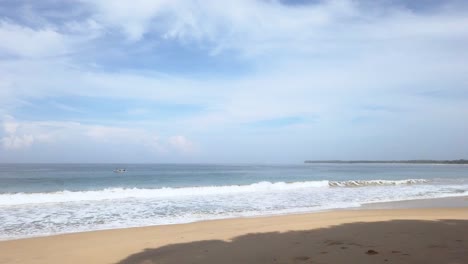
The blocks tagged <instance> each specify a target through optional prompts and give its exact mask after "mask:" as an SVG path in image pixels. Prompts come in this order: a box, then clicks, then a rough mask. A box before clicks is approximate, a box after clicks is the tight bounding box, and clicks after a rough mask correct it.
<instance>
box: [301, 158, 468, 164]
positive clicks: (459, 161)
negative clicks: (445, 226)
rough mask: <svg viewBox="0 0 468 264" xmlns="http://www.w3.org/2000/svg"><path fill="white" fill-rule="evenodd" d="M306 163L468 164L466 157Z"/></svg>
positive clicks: (311, 161)
mask: <svg viewBox="0 0 468 264" xmlns="http://www.w3.org/2000/svg"><path fill="white" fill-rule="evenodd" d="M304 163H337V164H355V163H401V164H468V160H466V159H458V160H306V161H304Z"/></svg>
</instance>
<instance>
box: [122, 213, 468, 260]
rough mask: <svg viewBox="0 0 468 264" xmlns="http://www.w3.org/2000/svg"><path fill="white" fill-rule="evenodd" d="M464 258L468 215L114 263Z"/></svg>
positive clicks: (277, 236) (237, 241)
mask: <svg viewBox="0 0 468 264" xmlns="http://www.w3.org/2000/svg"><path fill="white" fill-rule="evenodd" d="M153 263H158V264H183V263H193V264H197V263H208V264H209V263H219V264H234V263H245V264H250V263H255V264H262V263H270V264H271V263H428V264H431V263H434V264H435V263H437V264H441V263H451V264H462V263H465V264H466V263H468V220H439V221H422V220H393V221H384V222H371V223H364V222H357V223H348V224H342V225H337V226H331V227H327V228H320V229H311V230H303V231H290V232H284V233H279V232H270V233H252V234H247V235H242V236H239V237H235V238H233V239H232V240H231V241H222V240H207V241H195V242H190V243H182V244H173V245H167V246H163V247H160V248H154V249H152V248H149V249H145V250H144V251H142V252H139V253H135V254H132V255H130V256H128V257H127V258H125V259H123V260H121V261H119V262H118V263H117V264H153Z"/></svg>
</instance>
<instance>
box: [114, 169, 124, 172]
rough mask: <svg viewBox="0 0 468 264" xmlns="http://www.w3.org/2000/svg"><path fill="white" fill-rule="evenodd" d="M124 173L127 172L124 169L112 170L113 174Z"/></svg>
mask: <svg viewBox="0 0 468 264" xmlns="http://www.w3.org/2000/svg"><path fill="white" fill-rule="evenodd" d="M126 171H127V170H126V169H115V170H114V172H115V173H124V172H126Z"/></svg>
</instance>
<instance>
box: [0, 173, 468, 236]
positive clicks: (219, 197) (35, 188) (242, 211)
mask: <svg viewBox="0 0 468 264" xmlns="http://www.w3.org/2000/svg"><path fill="white" fill-rule="evenodd" d="M116 168H126V170H127V171H126V172H125V173H114V172H113V170H114V169H116ZM466 192H468V166H466V165H410V164H298V165H261V164H258V165H243V164H238V165H235V164H230V165H209V164H197V165H193V164H192V165H190V164H186V165H183V164H178V165H174V164H40V165H39V164H21V165H15V164H3V165H0V239H13V238H20V237H30V236H42V235H50V234H57V233H69V232H77V231H89V230H99V229H109V228H122V227H133V226H146V225H158V224H173V223H185V222H192V221H199V220H206V219H219V218H229V217H243V216H257V215H265V214H284V213H297V212H310V211H318V210H324V209H333V208H351V207H359V206H360V205H362V204H364V203H373V202H381V201H399V200H411V199H423V198H436V197H450V196H462V195H466Z"/></svg>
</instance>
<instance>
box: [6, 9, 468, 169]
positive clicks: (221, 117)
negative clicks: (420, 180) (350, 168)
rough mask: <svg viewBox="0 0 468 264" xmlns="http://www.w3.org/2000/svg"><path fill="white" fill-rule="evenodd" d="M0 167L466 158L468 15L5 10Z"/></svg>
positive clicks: (455, 12)
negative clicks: (3, 164)
mask: <svg viewBox="0 0 468 264" xmlns="http://www.w3.org/2000/svg"><path fill="white" fill-rule="evenodd" d="M0 40H1V41H0V122H1V123H0V124H1V126H0V162H207V163H231V162H242V163H244V162H248V163H253V162H265V163H277V162H280V163H299V162H302V161H303V160H305V159H458V158H468V140H467V139H466V135H467V134H468V122H466V120H467V118H468V49H467V48H466V47H467V46H468V4H467V2H466V1H458V0H449V1H435V0H430V1H404V0H395V1H390V0H380V1H370V0H362V1H358V0H354V1H351V0H330V1H327V0H311V1H305V0H300V1H299V0H294V1H293V0H291V1H274V0H271V1H267V0H257V1H254V0H239V1H215V0H206V1H196V0H185V1H182V0H171V1H169V0H159V1H149V0H134V1H130V2H129V1H108V0H72V1H56V0H43V1H32V0H3V1H1V2H0Z"/></svg>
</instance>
